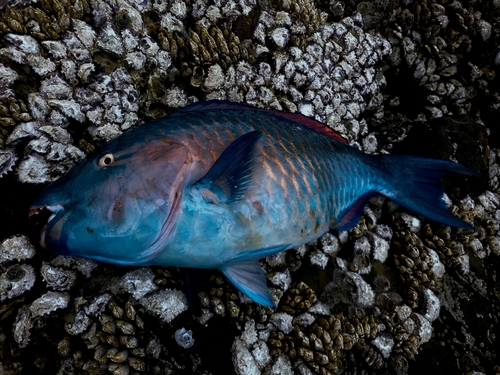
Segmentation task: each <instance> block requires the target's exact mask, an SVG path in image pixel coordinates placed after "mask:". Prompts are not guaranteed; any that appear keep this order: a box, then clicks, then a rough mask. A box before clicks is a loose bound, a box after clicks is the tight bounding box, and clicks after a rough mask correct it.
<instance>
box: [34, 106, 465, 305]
mask: <svg viewBox="0 0 500 375" xmlns="http://www.w3.org/2000/svg"><path fill="white" fill-rule="evenodd" d="M448 172H453V173H460V174H464V175H475V174H474V172H472V171H470V170H469V169H467V168H465V167H463V166H460V165H458V164H455V163H452V162H449V161H443V160H434V159H426V158H419V157H413V156H402V155H367V154H364V153H362V152H360V151H359V150H357V149H355V148H353V147H350V146H349V145H348V144H347V143H346V141H345V140H344V139H343V138H342V137H341V136H340V135H338V134H337V133H335V132H334V131H333V130H332V129H330V128H328V127H327V126H326V125H324V124H321V123H319V122H317V121H315V120H314V119H311V118H308V117H305V116H302V115H300V114H290V113H285V112H280V111H276V110H263V109H257V108H254V107H251V106H246V105H241V104H236V103H231V102H226V101H208V102H198V103H194V104H192V105H190V106H188V107H186V108H184V109H181V110H179V111H178V112H176V113H175V114H173V115H171V116H169V117H165V118H161V119H157V120H155V121H152V122H150V123H146V124H143V125H141V126H138V127H135V128H133V129H131V130H130V131H128V132H126V133H124V134H123V135H121V136H119V137H118V138H116V139H114V140H112V141H110V142H109V143H107V144H106V145H104V146H103V147H102V148H101V149H100V150H99V151H98V152H97V153H96V154H95V155H92V156H89V157H88V158H86V159H85V160H84V161H82V163H81V164H80V165H78V166H77V167H75V168H74V169H72V170H71V171H70V172H69V173H68V174H66V175H65V176H63V177H61V178H60V179H59V180H57V181H55V182H53V183H52V184H51V185H49V186H48V187H47V188H46V189H45V190H44V192H43V193H42V194H41V196H40V197H39V198H38V199H37V200H36V201H35V202H34V203H33V206H32V208H31V210H30V215H34V214H36V213H38V212H40V211H42V210H48V211H51V213H52V214H51V215H50V217H49V219H48V221H47V224H46V225H45V227H44V229H43V230H42V233H41V244H42V245H43V246H44V247H47V248H50V249H51V250H53V251H55V252H56V253H58V254H62V255H75V256H80V257H85V258H89V259H94V260H98V261H104V262H110V263H115V264H120V265H162V266H179V267H190V268H216V269H219V270H221V271H222V272H223V273H224V275H226V277H227V278H228V279H229V280H230V281H231V282H232V283H233V284H234V285H235V286H236V287H237V288H238V289H239V290H240V291H241V292H242V293H244V294H245V295H247V296H248V297H249V298H251V299H252V300H254V301H255V302H258V303H260V304H262V305H265V306H273V304H274V302H273V300H272V298H271V296H270V293H269V290H268V288H267V283H266V277H265V274H264V272H263V270H262V268H261V267H260V265H259V263H258V260H259V259H260V258H263V257H266V256H269V255H272V254H275V253H277V252H280V251H283V250H287V249H290V248H293V247H296V246H298V245H301V244H304V243H307V242H309V241H311V240H314V239H316V238H318V237H319V236H321V235H322V234H324V233H325V232H327V231H328V230H329V229H338V230H347V229H350V228H352V227H354V226H355V225H356V224H357V222H358V220H359V217H360V215H361V213H362V210H363V207H364V204H365V203H366V201H367V200H368V199H369V198H370V197H371V196H373V195H375V194H383V195H385V196H387V197H388V198H390V199H392V200H394V201H395V202H396V203H398V204H400V205H402V206H403V207H406V208H407V209H409V210H411V211H413V212H415V213H416V214H418V215H422V216H425V217H428V218H430V219H432V220H435V221H437V222H440V223H443V224H447V225H453V226H458V227H464V228H467V229H470V230H472V229H473V228H472V226H471V225H469V224H468V223H465V222H464V221H462V220H460V219H458V218H456V217H454V216H453V215H452V214H451V213H450V212H449V211H448V210H447V208H446V205H445V203H444V201H443V199H442V196H443V192H442V186H441V181H440V179H441V176H443V175H444V174H445V173H448Z"/></svg>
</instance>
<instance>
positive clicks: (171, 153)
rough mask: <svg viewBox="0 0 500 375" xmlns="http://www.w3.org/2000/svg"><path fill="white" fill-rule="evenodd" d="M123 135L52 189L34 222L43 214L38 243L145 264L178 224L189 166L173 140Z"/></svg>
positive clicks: (39, 201)
mask: <svg viewBox="0 0 500 375" xmlns="http://www.w3.org/2000/svg"><path fill="white" fill-rule="evenodd" d="M137 138H138V137H135V136H134V133H132V132H131V133H126V134H124V135H122V136H120V137H118V138H117V139H115V140H112V141H110V142H109V143H108V144H106V145H105V146H104V147H103V148H102V149H101V150H100V151H99V152H97V153H96V155H94V156H91V157H88V158H86V159H85V160H83V161H82V162H81V163H80V164H79V165H77V166H76V167H74V168H73V169H72V170H71V171H69V172H68V173H67V174H66V175H64V176H62V177H60V178H59V179H58V180H56V181H55V182H53V183H52V184H50V185H49V186H48V187H47V188H46V189H45V190H44V191H43V192H42V194H41V195H40V196H39V197H38V199H37V200H36V201H35V202H34V203H33V205H32V207H31V210H30V216H33V215H35V214H38V213H40V212H46V213H47V214H48V215H46V216H45V219H46V220H47V221H46V223H45V225H44V227H43V229H42V230H41V235H40V243H41V245H42V246H43V247H44V248H48V249H50V250H52V251H54V252H55V253H57V254H61V255H74V256H80V257H84V258H89V259H94V260H98V261H105V262H111V263H115V264H122V265H127V264H134V265H136V264H147V263H148V262H149V261H150V260H151V258H153V257H155V255H156V254H157V253H158V252H159V251H161V250H162V248H163V247H164V245H165V243H166V241H167V240H168V237H169V234H170V232H171V231H172V228H173V227H174V224H175V219H176V216H177V212H178V211H179V202H180V199H181V196H182V191H183V188H184V185H185V182H186V177H187V176H188V174H189V167H190V166H191V165H192V157H191V154H190V152H189V149H188V148H187V147H186V146H185V145H184V144H183V143H182V142H179V141H176V140H169V139H168V138H165V137H163V138H162V137H159V136H155V137H150V138H147V139H142V140H137Z"/></svg>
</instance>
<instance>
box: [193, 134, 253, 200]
mask: <svg viewBox="0 0 500 375" xmlns="http://www.w3.org/2000/svg"><path fill="white" fill-rule="evenodd" d="M261 135H262V132H261V131H259V130H254V131H251V132H249V133H246V134H244V135H242V136H241V137H239V138H238V139H236V140H235V141H234V142H233V143H231V144H230V145H229V146H228V148H226V149H225V150H224V152H223V153H222V154H221V156H219V159H217V161H216V162H215V164H214V165H213V166H212V168H210V170H209V171H208V173H207V174H206V175H205V177H203V178H202V179H201V180H200V181H198V182H197V183H196V184H195V185H194V186H193V188H194V189H197V190H198V191H199V192H200V194H201V195H202V196H206V198H207V200H210V202H211V203H216V202H217V203H224V204H227V203H232V202H235V201H237V200H239V199H241V197H242V196H243V195H244V194H245V192H246V191H247V190H248V188H249V186H250V182H251V181H252V171H253V167H254V164H255V162H254V161H255V154H256V149H257V147H256V146H257V142H258V140H259V138H260V136H261ZM214 196H215V198H214Z"/></svg>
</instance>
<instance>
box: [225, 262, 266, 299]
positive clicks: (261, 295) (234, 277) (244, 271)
mask: <svg viewBox="0 0 500 375" xmlns="http://www.w3.org/2000/svg"><path fill="white" fill-rule="evenodd" d="M221 271H222V273H223V274H224V275H226V277H227V278H228V279H229V281H231V282H232V283H233V285H234V286H235V287H236V288H238V290H239V291H240V292H241V293H243V294H244V295H246V296H247V297H248V298H250V299H251V300H252V301H254V302H257V303H259V304H261V305H263V306H268V307H274V303H273V300H272V299H271V294H270V293H269V289H268V288H267V279H266V275H265V274H264V270H263V269H262V267H261V265H260V264H259V262H258V261H257V260H255V259H254V260H248V261H242V262H239V263H235V264H231V265H229V266H227V267H224V268H222V269H221Z"/></svg>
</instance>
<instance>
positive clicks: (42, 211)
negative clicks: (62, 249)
mask: <svg viewBox="0 0 500 375" xmlns="http://www.w3.org/2000/svg"><path fill="white" fill-rule="evenodd" d="M63 209H64V207H63V206H62V205H60V204H54V205H47V206H38V207H37V206H32V207H31V208H30V212H29V215H28V216H29V218H30V220H34V219H35V217H37V223H39V224H40V223H43V224H44V226H43V228H42V230H41V232H40V245H41V246H42V247H43V248H44V249H48V247H47V244H46V242H45V234H46V232H47V225H48V224H49V223H50V221H51V220H52V219H53V218H54V217H55V216H56V215H57V213H58V212H59V211H61V210H63Z"/></svg>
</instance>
